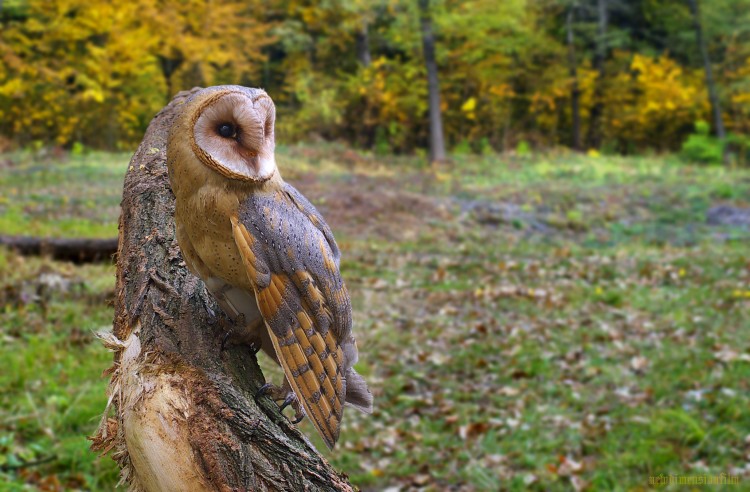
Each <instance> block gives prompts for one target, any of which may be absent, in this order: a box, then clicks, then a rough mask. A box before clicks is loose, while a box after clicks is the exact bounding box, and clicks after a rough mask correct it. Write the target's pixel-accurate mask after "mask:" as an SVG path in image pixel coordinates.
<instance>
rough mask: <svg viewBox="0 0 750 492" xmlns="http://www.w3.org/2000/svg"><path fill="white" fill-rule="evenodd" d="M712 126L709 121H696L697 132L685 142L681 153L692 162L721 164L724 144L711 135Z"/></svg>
mask: <svg viewBox="0 0 750 492" xmlns="http://www.w3.org/2000/svg"><path fill="white" fill-rule="evenodd" d="M709 130H710V127H709V125H708V123H707V122H705V121H702V120H699V121H696V122H695V133H693V134H691V135H690V136H688V138H687V140H685V142H683V144H682V149H681V150H680V155H681V156H682V158H683V159H685V160H687V161H690V162H698V163H701V164H721V163H722V162H723V152H724V149H723V145H722V143H721V141H720V140H719V139H718V138H716V137H713V136H711V135H709Z"/></svg>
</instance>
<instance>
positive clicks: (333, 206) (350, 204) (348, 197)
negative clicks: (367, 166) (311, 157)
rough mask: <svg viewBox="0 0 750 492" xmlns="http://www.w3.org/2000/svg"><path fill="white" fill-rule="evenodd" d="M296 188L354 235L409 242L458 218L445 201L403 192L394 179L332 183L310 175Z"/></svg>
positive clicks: (331, 222) (339, 228)
mask: <svg viewBox="0 0 750 492" xmlns="http://www.w3.org/2000/svg"><path fill="white" fill-rule="evenodd" d="M294 185H295V186H296V187H298V188H299V190H300V191H301V192H302V193H303V194H304V195H305V196H306V197H307V198H308V199H309V200H311V201H312V202H313V203H314V204H315V206H316V207H317V208H318V209H319V210H320V212H321V213H322V214H323V216H324V217H325V219H326V221H327V222H328V224H329V225H330V226H331V228H333V229H334V230H337V231H342V232H343V233H344V234H347V235H350V236H355V237H363V236H364V237H372V238H377V239H380V240H391V241H409V240H413V239H416V238H417V237H419V236H420V235H422V234H427V233H430V232H431V230H432V228H433V225H434V224H435V223H436V222H444V221H446V220H451V219H453V218H454V215H453V213H452V212H451V210H450V206H448V205H447V204H446V203H445V202H444V201H442V200H439V199H435V198H431V197H427V196H424V195H419V194H416V193H412V192H409V191H406V190H403V189H401V188H400V185H399V183H398V182H396V181H395V180H392V179H387V178H381V177H370V176H364V175H353V176H351V177H348V178H347V179H346V180H344V181H342V182H340V183H335V184H331V183H321V182H319V181H318V180H317V178H316V177H315V176H313V175H309V174H308V175H304V176H301V177H300V179H296V180H295V182H294Z"/></svg>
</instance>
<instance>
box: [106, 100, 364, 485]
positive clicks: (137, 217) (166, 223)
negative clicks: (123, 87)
mask: <svg viewBox="0 0 750 492" xmlns="http://www.w3.org/2000/svg"><path fill="white" fill-rule="evenodd" d="M197 90H198V89H197V88H196V89H193V90H192V91H188V92H181V93H179V94H178V95H177V96H176V97H175V98H174V99H173V100H172V101H171V102H170V103H169V104H168V105H167V106H166V107H165V108H164V109H163V110H162V111H161V112H160V113H159V114H157V115H156V116H155V117H154V119H153V120H152V121H151V123H150V125H149V127H148V130H147V131H146V134H145V136H144V138H143V140H142V142H141V145H140V146H139V147H138V150H137V151H136V152H135V154H134V155H133V158H132V159H131V161H130V165H129V167H128V171H127V174H126V177H125V186H124V191H123V199H122V207H121V208H122V212H121V215H120V222H119V231H120V235H119V244H118V248H117V283H116V299H115V319H114V329H113V331H112V332H111V333H102V334H100V337H101V338H102V340H103V341H104V344H105V345H106V346H107V347H108V348H109V349H111V350H113V351H114V365H113V366H112V367H111V368H110V369H109V370H108V371H107V374H109V375H110V376H111V380H110V384H109V388H108V395H109V401H108V404H107V409H106V410H105V413H104V417H103V418H102V422H101V424H100V426H99V429H98V430H97V432H96V435H94V436H93V437H92V438H91V439H92V441H93V444H92V448H93V449H94V450H97V451H101V452H102V453H111V456H112V458H113V459H114V460H115V461H116V462H117V463H118V465H119V466H120V469H121V477H122V480H121V482H123V483H126V484H128V485H129V488H130V490H134V491H172V490H174V491H198V490H221V491H229V490H352V487H351V485H349V483H348V480H347V478H346V476H345V475H341V474H338V473H337V472H336V471H334V470H333V469H332V468H331V466H330V465H329V464H328V462H327V461H326V460H325V459H324V458H323V457H322V456H321V455H320V454H319V453H318V452H317V450H316V449H315V448H314V447H313V446H312V445H311V444H310V442H309V441H308V440H307V439H306V438H305V436H304V435H302V434H301V433H300V432H299V431H297V430H296V429H295V428H294V427H293V426H292V425H291V424H290V423H289V422H288V420H287V419H286V417H284V416H283V415H281V414H280V412H279V410H278V407H277V406H276V404H274V403H273V402H271V401H270V400H268V399H267V398H265V397H263V398H259V399H257V400H256V399H255V397H254V395H255V394H256V392H257V389H258V388H259V387H260V386H261V385H262V384H263V383H264V382H265V381H264V378H263V375H262V373H261V370H260V367H258V363H257V360H256V358H255V356H254V354H253V352H252V350H251V349H250V347H245V346H236V347H230V348H228V349H227V350H225V351H222V350H221V344H222V339H223V336H224V335H225V334H226V333H227V332H228V331H229V330H230V329H231V326H232V325H231V321H229V319H228V318H227V317H226V316H225V315H224V314H223V313H222V312H221V310H220V308H219V307H218V306H217V305H216V303H215V302H214V300H213V299H212V298H211V297H210V296H209V295H208V294H207V292H206V290H205V288H204V286H203V283H202V282H201V281H200V280H199V279H198V278H197V277H195V276H193V275H192V274H191V273H190V272H189V271H188V270H187V269H186V267H185V263H184V262H183V260H182V255H181V253H180V249H179V247H178V245H177V241H176V239H175V225H174V195H173V194H172V191H171V188H170V185H169V179H168V177H167V166H166V148H167V134H168V132H169V127H170V125H171V123H172V121H173V120H174V118H175V116H176V115H177V114H178V112H179V109H180V106H181V105H182V104H184V102H185V101H186V99H187V98H188V97H189V96H190V95H191V94H192V93H193V92H195V91H197Z"/></svg>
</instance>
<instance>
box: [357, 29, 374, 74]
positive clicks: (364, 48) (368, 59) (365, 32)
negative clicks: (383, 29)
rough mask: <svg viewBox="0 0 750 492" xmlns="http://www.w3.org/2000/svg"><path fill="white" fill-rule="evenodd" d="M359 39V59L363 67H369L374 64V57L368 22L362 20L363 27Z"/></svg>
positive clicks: (359, 32)
mask: <svg viewBox="0 0 750 492" xmlns="http://www.w3.org/2000/svg"><path fill="white" fill-rule="evenodd" d="M356 38H357V59H358V60H359V62H360V63H361V64H362V66H365V67H369V66H370V63H372V56H371V55H370V36H369V28H368V26H367V21H366V20H364V19H363V20H362V27H361V29H360V30H359V31H358V32H357V34H356Z"/></svg>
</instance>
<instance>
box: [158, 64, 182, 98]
mask: <svg viewBox="0 0 750 492" xmlns="http://www.w3.org/2000/svg"><path fill="white" fill-rule="evenodd" d="M157 58H158V59H159V65H160V66H161V74H162V75H163V76H164V82H165V83H166V85H167V97H166V102H167V103H169V101H171V100H172V97H173V96H174V92H173V90H174V89H173V88H172V74H173V73H175V72H176V71H177V69H178V68H180V65H182V62H183V59H182V57H181V56H177V57H175V58H169V57H166V56H162V55H157Z"/></svg>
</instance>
